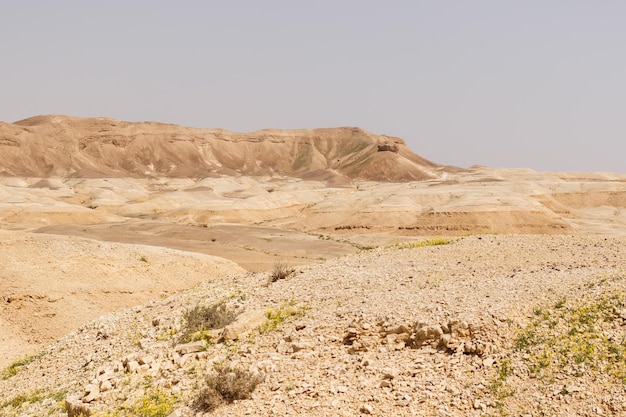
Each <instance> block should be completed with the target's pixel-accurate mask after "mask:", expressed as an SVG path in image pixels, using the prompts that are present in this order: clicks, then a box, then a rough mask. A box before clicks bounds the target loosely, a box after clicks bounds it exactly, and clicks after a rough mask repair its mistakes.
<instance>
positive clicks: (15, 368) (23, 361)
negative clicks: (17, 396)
mask: <svg viewBox="0 0 626 417" xmlns="http://www.w3.org/2000/svg"><path fill="white" fill-rule="evenodd" d="M43 355H44V354H43V352H42V353H38V354H36V355H31V356H28V355H27V356H24V357H21V358H18V359H16V360H14V361H13V362H11V363H10V364H9V366H7V367H6V368H4V370H3V371H2V375H1V377H2V379H9V378H11V377H12V376H14V375H17V373H18V372H19V370H20V369H22V367H24V366H26V365H28V364H29V363H31V362H32V361H34V360H35V359H37V358H40V357H42V356H43Z"/></svg>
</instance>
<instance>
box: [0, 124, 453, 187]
mask: <svg viewBox="0 0 626 417" xmlns="http://www.w3.org/2000/svg"><path fill="white" fill-rule="evenodd" d="M442 169H443V167H441V166H440V165H438V164H435V163H433V162H430V161H428V160H426V159H424V158H422V157H420V156H418V155H416V154H414V153H413V152H412V151H411V150H410V149H409V148H407V146H406V145H405V143H404V142H403V141H402V140H401V139H399V138H394V137H389V136H377V135H373V134H371V133H369V132H366V131H364V130H362V129H358V128H348V127H343V128H335V129H330V128H329V129H309V130H270V129H268V130H261V131H257V132H252V133H234V132H229V131H226V130H221V129H195V128H188V127H182V126H177V125H171V124H162V123H153V122H143V123H130V122H123V121H118V120H114V119H108V118H76V117H69V116H37V117H32V118H29V119H25V120H21V121H18V122H15V123H12V124H10V123H0V175H6V176H26V177H49V176H60V177H82V178H98V177H181V178H185V177H190V178H202V177H208V176H216V175H224V174H225V175H255V176H262V175H279V176H290V177H299V178H307V179H310V180H311V179H319V178H322V179H326V180H328V179H335V180H337V181H345V180H350V179H360V180H374V181H410V180H422V179H428V178H435V177H439V176H440V171H441V170H442Z"/></svg>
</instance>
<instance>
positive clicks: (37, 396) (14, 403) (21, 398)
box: [0, 390, 67, 415]
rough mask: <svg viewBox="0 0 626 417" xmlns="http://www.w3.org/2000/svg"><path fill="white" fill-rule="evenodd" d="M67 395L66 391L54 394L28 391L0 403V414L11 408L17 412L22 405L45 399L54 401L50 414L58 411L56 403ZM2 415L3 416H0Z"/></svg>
mask: <svg viewBox="0 0 626 417" xmlns="http://www.w3.org/2000/svg"><path fill="white" fill-rule="evenodd" d="M66 394H67V391H65V390H63V391H55V392H43V391H41V390H35V391H30V392H26V393H22V394H17V395H16V396H13V397H11V398H8V399H6V400H3V401H0V414H2V410H5V409H7V408H9V407H11V408H12V409H13V410H19V409H20V408H21V407H22V405H23V404H25V403H28V404H32V403H39V402H42V401H44V400H46V399H52V400H54V401H56V403H55V405H54V406H53V409H52V410H51V411H50V414H51V413H52V412H53V411H57V410H60V407H59V406H58V403H60V402H61V401H62V400H63V399H64V398H65V395H66ZM2 415H4V414H2Z"/></svg>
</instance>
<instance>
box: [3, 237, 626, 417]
mask: <svg viewBox="0 0 626 417" xmlns="http://www.w3.org/2000/svg"><path fill="white" fill-rule="evenodd" d="M625 243H626V238H624V237H619V236H570V235H532V236H530V235H526V236H522V235H496V234H492V235H475V236H466V237H462V238H454V239H451V240H448V239H433V240H429V241H424V243H423V244H416V243H415V242H412V243H407V244H405V245H401V244H400V245H395V246H387V247H381V248H377V249H374V250H363V251H361V252H359V253H357V254H354V255H348V256H344V257H339V258H336V259H333V260H329V261H327V262H324V263H321V264H318V265H313V266H307V267H299V268H296V270H295V271H294V273H292V274H290V275H289V276H288V277H287V278H286V279H279V280H276V281H275V282H271V281H272V280H271V279H270V273H269V272H265V273H263V272H261V273H239V274H235V275H230V276H219V275H217V274H216V275H215V276H210V277H207V279H206V281H205V282H203V283H202V284H200V285H198V286H195V287H193V288H191V289H188V290H185V291H182V292H179V293H176V294H173V295H169V296H167V297H165V298H162V299H158V300H154V301H153V302H150V303H148V304H146V305H143V306H141V307H135V308H132V309H129V310H124V311H120V312H117V313H113V314H109V315H106V316H103V317H101V318H99V319H96V320H94V321H91V322H89V323H87V324H85V325H83V326H82V327H80V328H79V329H78V330H77V331H75V332H73V333H71V334H69V335H67V336H65V337H63V338H62V339H60V340H59V341H57V342H56V343H54V344H52V345H50V346H48V347H47V348H46V349H44V350H42V351H41V352H39V353H37V354H35V355H31V356H28V357H23V358H21V360H20V361H14V362H13V363H12V364H10V365H9V366H8V367H6V368H5V369H4V371H3V374H2V380H0V415H6V416H41V415H51V416H58V417H60V416H67V415H69V416H71V415H80V413H81V412H82V413H85V414H91V415H100V416H123V415H145V416H203V415H225V416H240V415H261V416H272V415H281V416H286V415H310V416H355V415H398V416H401V415H407V416H409V415H418V416H487V415H494V416H495V415H525V416H540V415H552V416H571V415H579V416H592V415H593V416H596V415H624V414H625V413H626V409H625V408H624V407H625V406H624V404H625V400H626V392H625V390H624V381H625V380H626V370H625V369H624V368H625V366H624V359H623V358H624V357H626V344H625V342H624V338H625V334H624V331H625V327H624V321H625V320H626V305H625V304H624V302H625V294H626V292H625V289H626V271H625V270H624V265H625V262H624V261H625V260H626V251H624V250H623V248H624V246H625ZM185 268H186V266H185V265H181V266H180V270H181V273H182V272H184V270H185ZM220 303H221V304H220ZM215 305H223V306H224V308H225V309H226V311H229V312H233V314H235V313H237V314H238V315H237V319H236V321H235V322H234V323H232V324H229V325H226V326H222V325H218V326H216V327H217V328H215V329H210V330H206V331H200V332H196V333H193V332H192V333H191V334H187V335H186V333H188V332H187V330H188V327H189V326H188V324H189V322H190V320H191V318H190V317H191V316H190V315H189V311H190V310H191V309H193V308H194V307H196V306H206V307H210V306H215ZM185 335H186V336H185ZM220 370H225V371H224V372H223V373H219V371H220ZM239 374H241V375H243V376H244V381H251V380H255V379H258V381H260V383H259V384H258V386H257V387H256V389H255V390H253V392H252V393H251V396H250V398H248V399H236V400H235V401H233V402H232V403H229V402H227V401H225V402H224V403H223V404H221V405H219V403H220V401H219V400H220V398H221V397H220V396H219V395H218V396H216V395H211V392H212V391H210V390H209V391H207V390H206V388H207V386H208V385H209V382H207V378H209V380H210V381H212V382H215V381H218V382H219V381H222V382H223V380H230V379H232V378H235V377H236V376H237V375H239ZM220 378H221V379H220ZM229 378H230V379H229ZM235 382H236V383H235V386H236V388H235V391H236V392H240V391H241V392H242V391H243V390H244V388H245V384H244V383H243V382H242V381H239V382H237V380H236V379H235ZM217 385H218V386H219V384H217ZM237 390H239V391H237ZM231 391H232V390H231ZM241 392H240V393H241ZM235 397H236V395H235ZM216 398H217V399H216ZM199 399H202V400H205V404H206V403H208V404H209V405H210V406H209V407H208V408H203V407H202V404H201V403H202V401H200V402H199ZM216 410H217V411H216Z"/></svg>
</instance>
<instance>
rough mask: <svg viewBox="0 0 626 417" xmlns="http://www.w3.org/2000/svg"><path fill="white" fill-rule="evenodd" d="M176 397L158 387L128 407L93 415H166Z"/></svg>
mask: <svg viewBox="0 0 626 417" xmlns="http://www.w3.org/2000/svg"><path fill="white" fill-rule="evenodd" d="M175 403H176V398H175V397H173V396H172V395H170V394H168V393H166V392H165V391H162V390H160V389H154V390H151V391H149V392H147V393H145V394H144V395H143V396H142V397H141V398H139V399H137V400H136V401H135V402H134V403H133V404H132V405H131V406H130V408H125V409H117V410H114V411H110V412H100V413H97V414H96V415H95V417H125V416H133V417H167V416H169V415H171V414H172V413H173V412H174V405H175Z"/></svg>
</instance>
